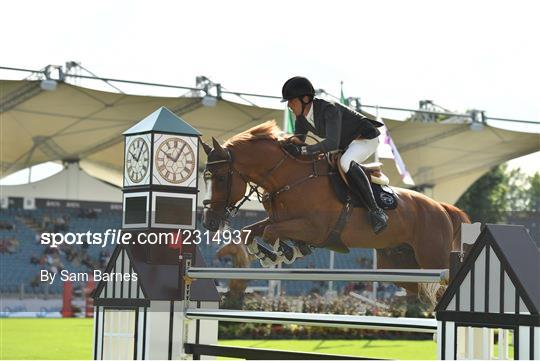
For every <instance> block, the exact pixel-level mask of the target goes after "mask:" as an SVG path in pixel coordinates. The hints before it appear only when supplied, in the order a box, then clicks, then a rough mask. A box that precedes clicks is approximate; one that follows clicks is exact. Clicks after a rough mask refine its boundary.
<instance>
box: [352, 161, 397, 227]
mask: <svg viewBox="0 0 540 361" xmlns="http://www.w3.org/2000/svg"><path fill="white" fill-rule="evenodd" d="M347 176H348V177H349V179H351V180H352V181H353V183H354V185H355V186H357V187H358V189H359V192H357V194H358V195H359V197H360V199H361V200H362V203H364V205H365V206H366V208H367V209H368V220H369V222H370V223H371V227H372V228H373V231H374V232H375V234H377V233H379V232H381V231H383V230H384V229H385V228H386V226H387V225H388V216H387V215H386V213H384V211H383V210H382V209H381V208H380V207H379V205H378V204H377V202H376V201H375V196H374V195H373V190H372V189H371V182H370V181H369V179H368V176H367V174H366V173H365V172H364V170H363V169H362V167H360V165H359V164H358V163H356V162H355V161H352V162H351V167H350V168H349V171H348V172H347Z"/></svg>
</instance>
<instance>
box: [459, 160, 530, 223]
mask: <svg viewBox="0 0 540 361" xmlns="http://www.w3.org/2000/svg"><path fill="white" fill-rule="evenodd" d="M456 206H458V207H459V208H461V209H463V210H464V211H466V212H467V213H468V214H469V216H470V217H471V220H472V221H473V222H477V221H479V222H482V223H503V222H505V221H506V220H507V219H509V218H513V215H514V214H516V213H521V212H522V213H525V212H527V213H528V212H533V213H535V212H539V211H540V173H536V174H534V175H532V176H528V175H527V174H526V173H524V172H522V171H521V170H520V169H519V168H517V169H512V170H509V169H508V167H507V166H506V165H505V164H502V165H499V166H497V167H495V168H493V169H492V170H491V171H489V172H488V173H486V174H485V175H484V176H482V177H481V178H479V179H478V180H477V181H476V182H475V183H474V184H473V185H472V186H471V187H469V189H468V190H467V191H466V192H465V193H464V194H463V195H462V196H461V197H460V198H459V200H458V201H457V203H456Z"/></svg>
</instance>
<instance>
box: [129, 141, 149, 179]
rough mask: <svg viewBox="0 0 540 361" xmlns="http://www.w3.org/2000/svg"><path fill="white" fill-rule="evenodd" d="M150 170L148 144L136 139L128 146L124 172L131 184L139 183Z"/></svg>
mask: <svg viewBox="0 0 540 361" xmlns="http://www.w3.org/2000/svg"><path fill="white" fill-rule="evenodd" d="M149 168H150V151H149V149H148V143H147V142H146V141H145V140H144V138H142V137H137V138H135V139H133V141H132V142H131V143H130V144H129V146H128V149H127V153H126V172H127V176H128V177H129V179H130V180H131V181H132V182H133V183H140V182H141V181H142V180H143V179H144V178H145V177H146V174H147V173H148V170H149Z"/></svg>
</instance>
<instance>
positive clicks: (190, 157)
mask: <svg viewBox="0 0 540 361" xmlns="http://www.w3.org/2000/svg"><path fill="white" fill-rule="evenodd" d="M154 163H155V167H156V169H157V171H158V173H159V175H160V176H161V177H162V178H163V179H164V180H165V181H167V182H169V183H172V184H180V183H184V182H186V181H187V180H188V179H189V178H190V177H191V176H192V175H193V172H194V171H195V166H196V162H195V152H194V151H193V148H192V146H191V145H190V144H188V143H187V142H186V141H185V140H184V139H182V138H180V137H169V138H167V139H165V140H164V141H163V142H161V144H160V145H159V147H157V149H156V151H155V159H154Z"/></svg>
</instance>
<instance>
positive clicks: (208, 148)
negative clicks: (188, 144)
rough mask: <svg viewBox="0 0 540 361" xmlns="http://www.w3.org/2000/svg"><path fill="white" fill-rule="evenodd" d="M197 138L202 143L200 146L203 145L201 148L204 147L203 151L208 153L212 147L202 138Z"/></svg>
mask: <svg viewBox="0 0 540 361" xmlns="http://www.w3.org/2000/svg"><path fill="white" fill-rule="evenodd" d="M199 139H200V141H201V144H202V147H203V149H204V152H205V153H206V155H209V154H210V152H211V151H212V147H211V146H209V145H208V144H206V143H205V142H204V141H203V140H202V138H199Z"/></svg>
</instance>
